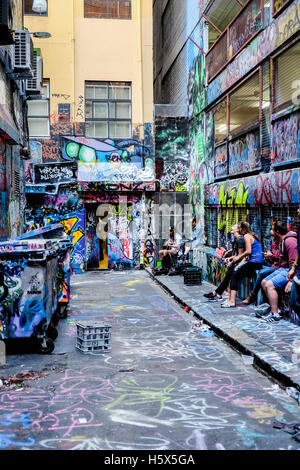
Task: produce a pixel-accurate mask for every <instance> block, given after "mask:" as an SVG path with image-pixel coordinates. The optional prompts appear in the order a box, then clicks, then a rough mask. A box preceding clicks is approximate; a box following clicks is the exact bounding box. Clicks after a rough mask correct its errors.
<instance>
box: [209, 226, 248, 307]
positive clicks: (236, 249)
mask: <svg viewBox="0 0 300 470" xmlns="http://www.w3.org/2000/svg"><path fill="white" fill-rule="evenodd" d="M231 235H233V237H234V242H233V244H232V250H230V251H229V252H226V253H224V256H225V257H226V255H227V254H228V255H229V254H230V255H231V257H228V258H225V263H226V264H227V265H229V267H228V269H227V272H226V275H225V277H224V279H223V281H222V282H221V284H220V285H219V287H217V289H216V290H214V291H213V292H210V293H209V294H204V297H206V298H208V299H209V301H210V302H218V301H219V300H222V295H223V293H224V292H225V290H226V289H227V287H228V286H229V283H230V280H231V278H232V275H233V273H234V269H235V268H236V263H232V257H233V256H238V255H241V254H242V253H244V251H245V247H246V245H245V240H244V237H243V236H242V235H241V234H240V232H239V229H238V225H237V224H236V225H233V226H232V228H231Z"/></svg>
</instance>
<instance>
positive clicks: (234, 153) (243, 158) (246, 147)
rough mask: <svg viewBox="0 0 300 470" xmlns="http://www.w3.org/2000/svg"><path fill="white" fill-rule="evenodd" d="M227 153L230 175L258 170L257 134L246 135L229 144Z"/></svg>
mask: <svg viewBox="0 0 300 470" xmlns="http://www.w3.org/2000/svg"><path fill="white" fill-rule="evenodd" d="M228 153H229V174H230V175H235V174H238V173H244V172H248V171H252V170H257V169H259V168H260V153H259V132H256V133H250V134H247V135H246V136H243V137H240V138H239V139H237V140H234V141H232V142H230V143H229V148H228Z"/></svg>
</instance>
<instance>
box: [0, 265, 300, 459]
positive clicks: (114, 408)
mask: <svg viewBox="0 0 300 470" xmlns="http://www.w3.org/2000/svg"><path fill="white" fill-rule="evenodd" d="M87 319H93V320H97V321H100V322H106V323H109V324H110V325H111V326H112V350H111V352H109V353H105V354H101V355H99V354H88V355H85V354H82V353H81V352H80V351H78V350H76V349H75V343H76V323H77V322H78V321H80V320H87ZM58 331H59V336H58V338H57V340H56V346H55V350H54V353H53V354H52V355H50V356H49V355H48V356H39V355H37V354H34V353H32V352H30V351H27V352H25V351H24V352H22V353H21V354H15V353H10V354H9V355H8V357H7V363H6V365H5V366H3V367H0V377H2V379H3V378H6V379H8V378H9V377H10V378H11V379H12V381H11V382H10V383H9V384H8V382H7V385H6V386H4V387H2V388H0V449H2V450H5V449H7V450H14V449H44V450H46V449H47V450H49V449H56V450H59V449H61V450H113V449H114V450H182V451H192V450H206V449H208V450H220V451H221V450H258V449H261V450H266V449H269V450H271V449H282V450H300V443H299V442H297V441H296V440H295V439H294V438H293V436H292V435H291V434H288V433H286V432H284V431H283V430H278V429H275V428H273V421H274V420H278V421H281V422H283V423H300V408H299V406H298V405H297V403H296V401H295V400H294V399H292V398H291V397H289V396H288V395H287V394H286V393H285V391H284V390H282V389H281V388H279V386H278V385H277V384H275V383H274V382H272V381H271V380H269V378H268V377H265V376H263V375H262V374H260V373H259V372H258V371H256V370H255V369H254V368H253V366H252V365H247V364H246V363H245V361H246V359H245V358H243V357H242V356H241V355H240V354H239V353H237V352H236V351H234V350H232V349H231V348H230V347H229V346H228V345H227V344H226V343H225V342H224V341H222V340H220V339H219V338H218V337H216V336H215V335H213V334H212V332H210V331H201V328H200V327H199V322H198V321H197V320H196V319H195V318H193V317H192V316H191V315H189V314H188V313H186V312H185V311H184V310H183V309H182V308H181V307H180V306H179V305H177V304H176V303H175V301H174V300H173V299H172V298H171V297H170V296H168V295H167V294H166V293H165V292H164V291H163V290H162V289H161V288H160V287H159V286H158V285H157V284H156V283H155V282H154V281H152V280H151V279H150V277H149V276H148V274H147V273H146V272H144V271H136V272H133V271H128V272H91V273H86V274H84V275H80V276H79V275H77V276H73V277H72V300H71V303H70V308H69V315H68V318H67V319H65V320H62V321H60V323H59V325H58ZM20 373H22V374H23V376H22V377H23V379H24V380H19V381H18V380H17V379H18V377H19V378H20V375H18V374H20ZM25 379H26V380H25Z"/></svg>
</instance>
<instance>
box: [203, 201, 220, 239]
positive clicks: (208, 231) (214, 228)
mask: <svg viewBox="0 0 300 470" xmlns="http://www.w3.org/2000/svg"><path fill="white" fill-rule="evenodd" d="M205 236H206V245H207V246H211V247H214V248H215V247H216V246H217V244H218V209H217V207H207V208H206V209H205Z"/></svg>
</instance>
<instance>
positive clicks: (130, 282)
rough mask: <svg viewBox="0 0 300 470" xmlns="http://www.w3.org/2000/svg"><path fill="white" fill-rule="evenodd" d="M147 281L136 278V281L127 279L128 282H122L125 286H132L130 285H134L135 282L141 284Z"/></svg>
mask: <svg viewBox="0 0 300 470" xmlns="http://www.w3.org/2000/svg"><path fill="white" fill-rule="evenodd" d="M143 282H145V281H139V280H136V281H127V282H122V285H123V286H126V287H130V286H134V285H135V284H141V283H143Z"/></svg>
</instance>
